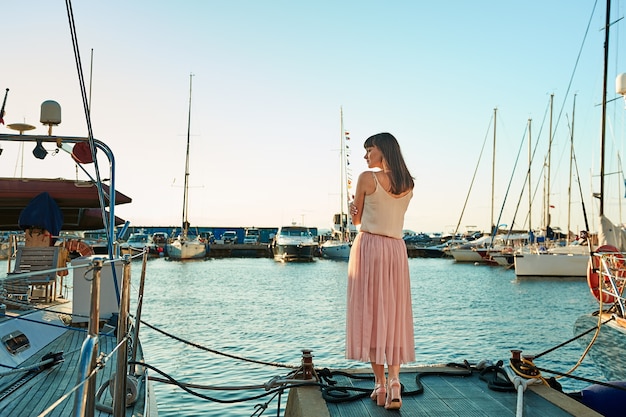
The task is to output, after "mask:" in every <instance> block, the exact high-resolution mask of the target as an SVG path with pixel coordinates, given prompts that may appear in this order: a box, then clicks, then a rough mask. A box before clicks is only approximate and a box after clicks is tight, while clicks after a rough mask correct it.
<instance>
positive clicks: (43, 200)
mask: <svg viewBox="0 0 626 417" xmlns="http://www.w3.org/2000/svg"><path fill="white" fill-rule="evenodd" d="M17 224H18V226H19V227H20V229H23V230H26V229H28V228H30V227H36V228H41V229H46V230H47V231H48V232H50V234H51V235H52V236H58V235H59V232H60V231H61V228H62V227H63V213H62V212H61V209H60V208H59V206H58V205H57V203H56V201H54V199H53V198H52V197H51V196H50V194H48V193H46V192H43V193H41V194H39V195H37V196H35V197H34V198H33V199H32V200H30V202H29V203H28V205H27V206H26V207H24V209H23V210H22V212H21V213H20V217H19V219H18V221H17Z"/></svg>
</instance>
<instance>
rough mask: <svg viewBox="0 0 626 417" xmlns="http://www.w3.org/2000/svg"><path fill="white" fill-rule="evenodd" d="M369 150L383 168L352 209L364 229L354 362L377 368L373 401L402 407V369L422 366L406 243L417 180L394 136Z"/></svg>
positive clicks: (349, 343) (354, 306) (367, 176)
mask: <svg viewBox="0 0 626 417" xmlns="http://www.w3.org/2000/svg"><path fill="white" fill-rule="evenodd" d="M364 146H365V159H366V160H367V166H368V167H369V168H375V169H376V170H372V171H365V172H363V173H362V174H361V175H360V176H359V179H358V181H357V186H356V193H355V195H354V201H353V202H352V203H351V204H350V215H351V216H352V222H353V223H354V224H355V225H359V224H360V225H361V227H360V231H359V234H358V235H357V237H356V238H355V240H354V242H353V244H352V249H351V251H350V260H349V261H348V302H347V321H346V330H347V332H346V333H347V334H346V358H348V359H356V360H359V361H364V362H370V363H371V365H372V370H373V372H374V375H375V385H374V390H373V391H372V394H371V397H372V399H373V400H375V401H376V402H377V404H378V405H380V406H383V405H384V406H385V408H387V409H399V408H400V407H401V406H402V399H401V398H400V390H401V385H400V365H401V364H403V363H407V362H414V361H415V342H414V340H413V311H412V306H411V284H410V276H409V263H408V257H407V252H406V245H405V243H404V240H403V239H402V235H403V234H402V228H403V225H404V214H405V213H406V210H407V207H408V205H409V201H410V200H411V197H412V196H413V187H414V182H413V177H411V174H410V173H409V170H408V168H407V166H406V164H405V162H404V158H403V157H402V153H401V151H400V146H399V145H398V142H397V140H396V138H395V137H394V136H393V135H391V134H389V133H379V134H377V135H374V136H371V137H369V138H368V139H367V140H366V141H365V144H364ZM385 364H387V367H388V378H386V376H385Z"/></svg>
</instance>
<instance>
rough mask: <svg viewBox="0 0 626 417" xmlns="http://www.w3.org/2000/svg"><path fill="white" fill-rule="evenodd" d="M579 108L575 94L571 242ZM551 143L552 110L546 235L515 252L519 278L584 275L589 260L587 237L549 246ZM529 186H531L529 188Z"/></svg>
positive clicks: (572, 139)
mask: <svg viewBox="0 0 626 417" xmlns="http://www.w3.org/2000/svg"><path fill="white" fill-rule="evenodd" d="M552 102H553V96H551V97H550V109H552ZM575 107H576V97H574V107H573V109H572V129H571V134H570V172H569V184H570V185H569V187H568V190H569V192H568V208H567V213H568V224H567V230H568V234H567V235H568V238H567V242H568V243H569V229H570V224H569V218H570V204H569V201H571V182H572V161H573V149H574V132H573V131H574V129H573V119H574V113H575ZM551 144H552V110H551V111H550V140H549V147H548V159H547V164H546V165H547V169H548V179H547V192H546V202H545V207H544V221H545V224H546V235H547V236H541V239H542V240H541V241H540V242H538V243H537V244H534V243H531V244H530V245H529V246H528V247H527V249H528V250H527V251H522V252H520V253H516V254H515V257H514V266H515V275H516V276H518V277H524V276H526V277H529V276H537V277H539V276H541V277H568V278H571V277H584V276H586V274H587V264H588V262H589V245H588V244H581V243H582V242H585V240H584V239H580V240H576V241H574V242H572V243H571V244H567V245H565V246H560V245H553V246H548V245H546V242H547V243H553V242H550V241H549V235H548V233H547V230H548V229H549V226H550V213H549V210H550V200H549V198H550V162H551V161H550V146H551ZM529 189H530V187H529Z"/></svg>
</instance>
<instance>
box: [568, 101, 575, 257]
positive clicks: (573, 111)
mask: <svg viewBox="0 0 626 417" xmlns="http://www.w3.org/2000/svg"><path fill="white" fill-rule="evenodd" d="M575 115H576V94H574V103H573V104H572V131H571V132H570V149H569V183H568V186H567V244H568V245H569V242H570V239H569V234H570V233H569V232H570V227H571V225H570V223H571V206H572V168H573V164H574V117H575Z"/></svg>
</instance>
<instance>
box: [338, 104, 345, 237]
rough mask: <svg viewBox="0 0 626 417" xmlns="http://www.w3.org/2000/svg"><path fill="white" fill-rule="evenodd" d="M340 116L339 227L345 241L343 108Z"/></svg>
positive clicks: (340, 109) (340, 110)
mask: <svg viewBox="0 0 626 417" xmlns="http://www.w3.org/2000/svg"><path fill="white" fill-rule="evenodd" d="M339 113H340V114H339V116H340V120H341V122H340V131H339V141H340V142H339V143H340V146H341V149H340V150H339V164H340V165H341V166H340V167H339V182H340V183H341V184H340V194H341V197H340V201H341V210H340V213H341V217H340V219H339V221H340V225H339V230H340V231H341V240H344V239H345V234H346V229H345V226H344V222H343V216H344V211H343V188H344V187H345V182H344V181H345V175H346V172H345V171H346V168H345V163H344V161H345V159H346V142H345V139H344V137H343V136H344V133H343V107H340V108H339Z"/></svg>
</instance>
